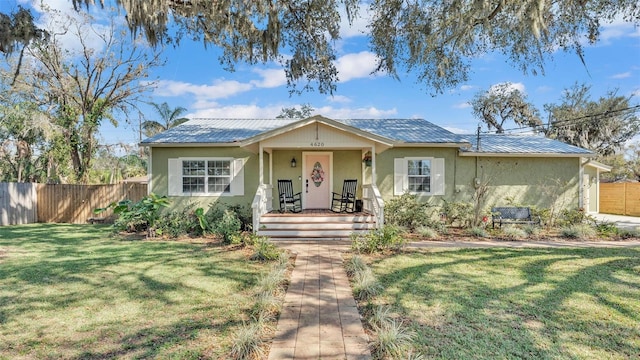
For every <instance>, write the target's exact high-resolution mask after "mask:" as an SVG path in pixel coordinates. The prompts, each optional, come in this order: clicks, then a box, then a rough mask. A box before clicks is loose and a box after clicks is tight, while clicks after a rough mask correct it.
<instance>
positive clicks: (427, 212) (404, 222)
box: [384, 193, 436, 231]
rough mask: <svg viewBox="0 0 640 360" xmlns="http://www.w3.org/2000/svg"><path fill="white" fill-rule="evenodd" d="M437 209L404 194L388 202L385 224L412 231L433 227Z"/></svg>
mask: <svg viewBox="0 0 640 360" xmlns="http://www.w3.org/2000/svg"><path fill="white" fill-rule="evenodd" d="M435 211H436V209H435V207H434V206H432V205H429V204H427V203H422V202H419V201H418V197H417V196H416V195H413V194H409V193H404V194H402V196H400V197H396V198H393V199H391V200H389V201H387V202H386V203H385V205H384V213H385V222H386V223H387V224H389V225H395V226H400V227H403V228H406V229H408V230H410V231H414V230H415V229H417V228H419V227H421V226H431V225H432V224H433V222H434V221H433V215H434V212H435Z"/></svg>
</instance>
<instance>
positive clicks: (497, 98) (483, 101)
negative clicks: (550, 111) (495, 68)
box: [471, 82, 542, 134]
mask: <svg viewBox="0 0 640 360" xmlns="http://www.w3.org/2000/svg"><path fill="white" fill-rule="evenodd" d="M471 105H472V107H473V114H474V115H475V116H476V117H477V118H478V119H480V120H481V121H483V122H484V123H485V124H486V125H487V127H488V128H489V130H491V129H492V128H495V129H496V132H497V133H499V134H501V133H504V130H505V129H504V124H505V122H507V121H510V122H513V123H515V124H516V125H518V126H520V127H523V126H526V127H535V126H539V125H542V120H540V113H539V112H538V110H537V109H536V108H535V106H534V105H533V104H531V103H530V102H528V101H527V95H526V94H525V93H523V92H522V91H520V90H518V88H517V87H515V86H514V85H513V84H512V83H509V82H507V83H502V84H497V85H495V86H493V87H491V88H490V89H489V90H487V91H481V92H479V93H477V94H476V96H475V97H474V98H473V100H472V101H471Z"/></svg>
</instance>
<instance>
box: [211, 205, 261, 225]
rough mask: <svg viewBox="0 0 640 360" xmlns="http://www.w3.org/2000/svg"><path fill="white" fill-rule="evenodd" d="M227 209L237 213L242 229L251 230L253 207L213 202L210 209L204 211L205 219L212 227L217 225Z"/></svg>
mask: <svg viewBox="0 0 640 360" xmlns="http://www.w3.org/2000/svg"><path fill="white" fill-rule="evenodd" d="M226 210H229V211H233V212H234V213H235V214H236V217H237V218H238V220H240V230H242V231H251V230H252V229H251V228H252V227H253V213H252V211H251V208H248V207H246V206H243V205H238V204H236V205H226V204H212V205H210V206H209V209H208V210H207V211H206V212H205V213H204V220H205V221H206V223H207V224H208V226H210V227H212V228H213V227H215V224H216V223H218V222H219V221H221V220H222V218H223V216H224V213H225V211H226Z"/></svg>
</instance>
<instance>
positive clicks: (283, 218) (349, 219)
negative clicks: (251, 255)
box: [260, 214, 376, 223]
mask: <svg viewBox="0 0 640 360" xmlns="http://www.w3.org/2000/svg"><path fill="white" fill-rule="evenodd" d="M375 221H376V219H375V217H373V216H372V215H342V214H336V215H331V214H327V215H316V216H305V215H295V214H266V215H263V216H262V217H261V218H260V223H271V222H289V223H336V222H346V223H371V222H375Z"/></svg>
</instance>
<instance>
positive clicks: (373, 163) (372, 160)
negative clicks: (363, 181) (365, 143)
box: [371, 143, 376, 185]
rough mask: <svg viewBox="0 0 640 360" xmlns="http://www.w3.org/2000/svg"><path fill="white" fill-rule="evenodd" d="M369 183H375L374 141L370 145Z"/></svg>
mask: <svg viewBox="0 0 640 360" xmlns="http://www.w3.org/2000/svg"><path fill="white" fill-rule="evenodd" d="M371 183H372V184H373V185H376V143H373V144H372V145H371Z"/></svg>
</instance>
